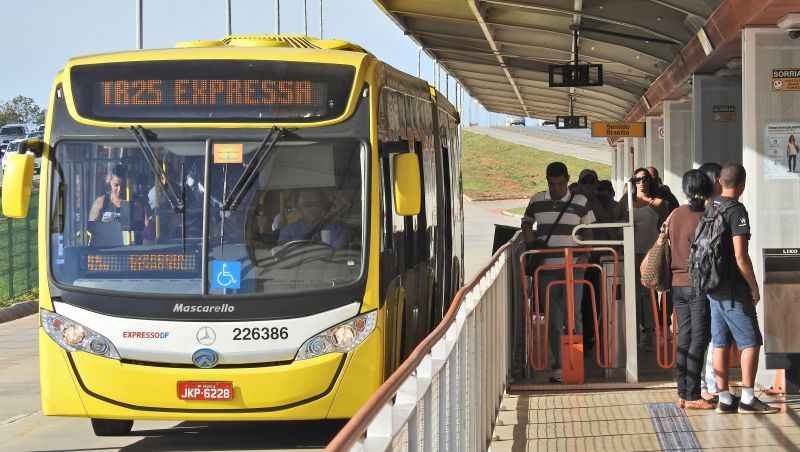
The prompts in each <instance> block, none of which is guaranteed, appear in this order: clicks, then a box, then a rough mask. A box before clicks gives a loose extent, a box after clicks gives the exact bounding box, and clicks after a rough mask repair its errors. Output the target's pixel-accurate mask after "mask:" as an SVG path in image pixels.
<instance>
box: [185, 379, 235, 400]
mask: <svg viewBox="0 0 800 452" xmlns="http://www.w3.org/2000/svg"><path fill="white" fill-rule="evenodd" d="M178 398H179V399H181V400H233V383H231V382H229V381H179V382H178Z"/></svg>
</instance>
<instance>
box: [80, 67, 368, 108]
mask: <svg viewBox="0 0 800 452" xmlns="http://www.w3.org/2000/svg"><path fill="white" fill-rule="evenodd" d="M354 75H355V70H354V69H353V68H352V67H347V66H339V65H333V64H316V63H291V62H276V61H156V62H127V63H112V64H103V65H89V66H77V67H75V68H73V69H72V71H71V77H70V80H71V83H72V97H73V99H74V103H75V106H76V108H77V110H78V113H79V114H80V115H81V116H82V117H84V118H90V119H99V120H112V121H123V122H150V121H152V122H164V121H168V122H195V121H199V122H219V121H276V122H282V121H285V122H311V121H321V120H325V119H330V118H334V117H337V116H339V115H341V114H342V113H343V112H344V109H345V107H346V105H347V100H348V98H349V96H350V90H351V88H352V86H353V79H354Z"/></svg>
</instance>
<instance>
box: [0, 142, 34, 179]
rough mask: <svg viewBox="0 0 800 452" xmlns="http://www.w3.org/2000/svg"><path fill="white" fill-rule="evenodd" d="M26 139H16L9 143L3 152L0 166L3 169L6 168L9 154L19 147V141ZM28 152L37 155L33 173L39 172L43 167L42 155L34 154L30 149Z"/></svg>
mask: <svg viewBox="0 0 800 452" xmlns="http://www.w3.org/2000/svg"><path fill="white" fill-rule="evenodd" d="M20 141H24V140H14V141H12V142H10V143H9V144H8V147H7V148H6V150H5V152H3V157H2V159H0V166H2V169H3V171H5V170H6V162H7V161H8V156H9V155H10V154H12V153H14V152H16V149H18V147H17V146H16V143H17V142H20ZM27 154H30V155H33V156H35V158H34V159H33V174H39V172H40V171H41V168H42V157H41V156H38V155H36V154H34V153H33V152H31V151H28V152H27Z"/></svg>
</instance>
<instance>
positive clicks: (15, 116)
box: [0, 96, 45, 124]
mask: <svg viewBox="0 0 800 452" xmlns="http://www.w3.org/2000/svg"><path fill="white" fill-rule="evenodd" d="M44 112H45V110H43V109H42V108H41V107H39V106H38V105H36V102H35V101H34V100H33V99H31V98H30V97H25V96H16V97H14V98H13V99H11V100H10V101H8V102H5V103H3V104H2V105H0V124H9V123H26V124H32V123H35V124H41V123H43V122H44Z"/></svg>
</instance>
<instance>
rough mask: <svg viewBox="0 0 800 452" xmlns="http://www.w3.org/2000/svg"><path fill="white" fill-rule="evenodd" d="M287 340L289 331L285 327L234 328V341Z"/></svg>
mask: <svg viewBox="0 0 800 452" xmlns="http://www.w3.org/2000/svg"><path fill="white" fill-rule="evenodd" d="M280 339H284V340H285V339H289V329H288V328H287V327H285V326H284V327H282V328H278V327H272V328H269V327H263V328H258V327H255V328H234V329H233V340H234V341H268V340H273V341H277V340H280Z"/></svg>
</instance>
